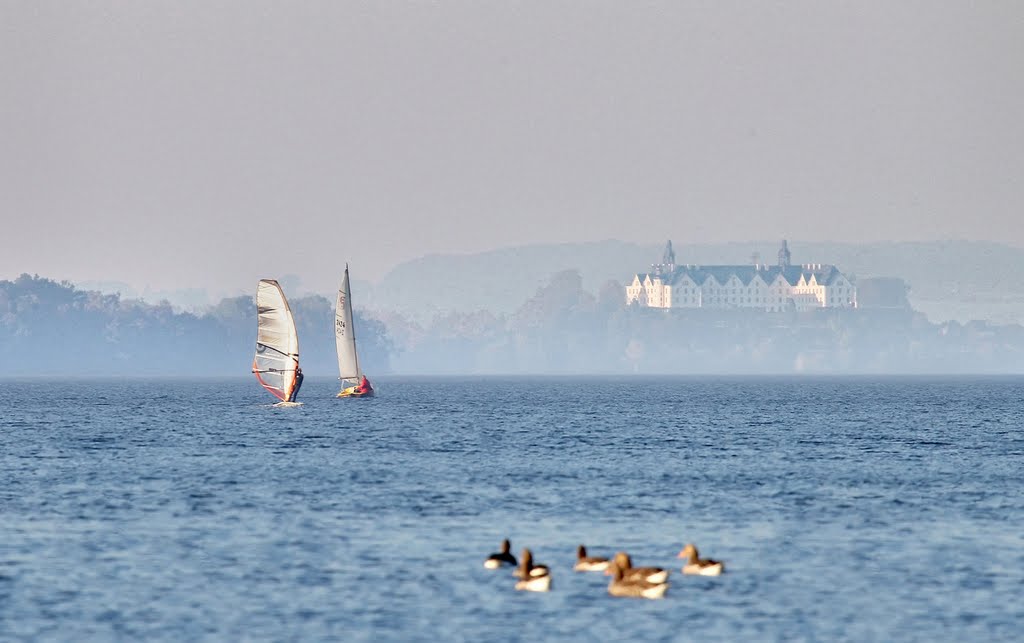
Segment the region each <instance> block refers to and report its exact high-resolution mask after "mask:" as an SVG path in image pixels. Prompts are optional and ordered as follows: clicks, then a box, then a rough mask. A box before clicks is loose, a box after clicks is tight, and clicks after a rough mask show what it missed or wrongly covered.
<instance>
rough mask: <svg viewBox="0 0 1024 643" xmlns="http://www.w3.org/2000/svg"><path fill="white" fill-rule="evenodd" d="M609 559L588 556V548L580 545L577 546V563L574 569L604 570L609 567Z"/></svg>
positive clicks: (584, 570) (583, 570)
mask: <svg viewBox="0 0 1024 643" xmlns="http://www.w3.org/2000/svg"><path fill="white" fill-rule="evenodd" d="M608 562H609V561H608V559H607V558H600V557H598V556H587V548H586V547H584V546H583V545H580V546H579V547H577V548H576V564H575V565H574V566H573V570H575V571H578V572H603V571H604V570H606V569H608Z"/></svg>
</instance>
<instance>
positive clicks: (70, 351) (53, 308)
mask: <svg viewBox="0 0 1024 643" xmlns="http://www.w3.org/2000/svg"><path fill="white" fill-rule="evenodd" d="M289 303H290V305H291V307H292V312H293V314H294V315H295V320H296V325H297V327H298V332H299V350H300V355H301V360H302V365H303V370H304V371H306V372H308V373H310V374H323V375H327V374H331V373H334V372H336V370H335V369H336V368H337V362H336V359H335V355H336V353H335V347H334V303H333V302H329V301H328V300H326V299H325V298H323V297H320V296H316V295H313V296H307V297H300V298H297V299H294V300H291V301H289ZM356 324H357V327H358V328H359V350H360V359H361V360H362V361H363V363H364V364H365V366H366V368H367V369H368V371H369V372H374V373H383V372H387V371H388V370H389V368H390V366H389V354H390V350H391V347H390V344H389V341H388V338H387V335H386V332H385V330H384V327H383V325H382V324H381V323H380V322H378V321H376V320H373V319H365V318H363V317H362V316H361V315H360V314H359V313H356ZM255 341H256V304H255V302H254V301H253V297H234V298H230V299H224V300H222V301H221V302H220V303H219V304H217V305H216V306H214V307H213V308H212V309H211V310H210V311H209V312H207V313H205V314H201V315H197V314H193V313H187V312H177V311H175V310H174V309H173V308H172V307H171V305H170V304H168V303H166V302H162V303H157V304H147V303H145V302H142V301H139V300H133V299H122V298H121V297H120V296H119V295H117V294H102V293H99V292H95V291H83V290H78V289H77V288H75V286H74V285H73V284H70V283H68V282H56V281H52V280H49V279H45V278H42V277H39V276H30V275H27V274H24V275H21V276H20V277H18V278H17V279H15V280H13V281H0V356H2V366H0V374H4V375H107V376H111V375H183V376H184V375H200V376H202V375H231V374H238V373H244V372H246V371H247V370H248V368H249V365H250V364H251V362H252V355H253V349H254V346H255Z"/></svg>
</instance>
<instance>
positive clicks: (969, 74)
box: [0, 0, 1024, 292]
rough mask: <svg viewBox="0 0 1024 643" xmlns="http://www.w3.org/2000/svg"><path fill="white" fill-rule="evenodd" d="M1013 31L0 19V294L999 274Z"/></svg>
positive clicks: (780, 5)
mask: <svg viewBox="0 0 1024 643" xmlns="http://www.w3.org/2000/svg"><path fill="white" fill-rule="evenodd" d="M1021 114H1024V5H1022V4H1020V3H1013V2H979V3H965V2H915V1H905V2H898V3H887V2H817V1H806V2H773V3H757V2H746V1H744V2H730V1H724V2H718V1H715V2H709V1H705V2H683V1H678V2H677V1H673V2H600V1H583V0H579V1H573V2H557V1H555V2H548V1H545V2H475V1H473V2H470V1H465V2H425V1H418V2H336V1H330V2H326V1H325V2H277V1H274V2H265V1H259V0H246V1H244V2H242V1H238V2H235V1H230V0H223V1H215V2H209V1H190V0H177V1H173V2H170V1H154V2H136V1H134V0H132V1H124V2H110V1H103V0H98V1H96V2H78V3H73V2H71V3H69V2H54V1H30V0H24V1H22V0H0V239H2V241H0V279H2V278H7V279H9V278H13V277H14V276H17V275H18V274H20V273H22V272H28V273H38V274H40V275H42V276H46V277H50V278H54V279H69V280H71V281H75V282H81V281H90V280H114V281H122V282H125V283H129V284H132V285H133V286H134V287H136V288H139V289H141V288H144V287H146V288H151V289H173V288H206V289H210V290H213V291H217V290H232V289H240V290H241V289H244V290H246V291H248V290H252V291H254V290H255V284H256V281H257V280H258V279H259V278H262V277H274V276H279V275H286V274H287V275H293V276H294V278H295V279H298V280H301V283H302V284H303V285H304V286H305V287H306V288H308V289H311V290H318V291H325V292H329V291H330V290H331V289H332V288H333V287H334V286H335V284H336V283H337V281H338V279H339V277H340V273H341V270H342V269H343V267H344V264H345V263H346V262H348V263H349V264H350V265H351V266H352V272H353V278H359V279H364V280H370V281H375V280H376V279H378V278H379V277H380V276H382V275H383V274H384V273H385V272H386V271H387V270H388V269H390V268H391V267H393V266H394V265H395V264H397V263H400V262H402V261H406V260H409V259H413V258H416V257H420V256H422V255H426V254H433V253H471V252H478V251H484V250H489V249H494V248H499V247H504V246H510V245H519V244H529V243H538V242H572V241H596V240H602V239H621V240H624V241H637V242H644V243H661V242H663V240H664V239H667V238H671V239H673V240H674V241H675V242H677V243H694V242H709V243H715V242H722V241H746V240H762V239H767V240H777V239H781V238H790V239H803V240H820V241H825V240H832V241H854V242H861V241H876V240H934V239H971V240H994V241H1001V242H1004V243H1008V244H1012V245H1017V246H1024V216H1022V214H1024V212H1022V207H1021V204H1022V203H1024V199H1022V197H1024V118H1021Z"/></svg>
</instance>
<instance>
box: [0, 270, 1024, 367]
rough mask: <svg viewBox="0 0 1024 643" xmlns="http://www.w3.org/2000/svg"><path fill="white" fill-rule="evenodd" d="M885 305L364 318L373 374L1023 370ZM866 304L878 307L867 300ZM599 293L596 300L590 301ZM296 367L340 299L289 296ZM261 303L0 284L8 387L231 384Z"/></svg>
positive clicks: (606, 308)
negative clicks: (198, 309)
mask: <svg viewBox="0 0 1024 643" xmlns="http://www.w3.org/2000/svg"><path fill="white" fill-rule="evenodd" d="M864 282H865V286H866V290H865V297H864V301H865V302H868V301H869V300H871V301H874V302H877V304H876V305H877V306H878V307H877V308H872V307H870V306H864V307H861V308H858V309H845V310H844V309H820V310H811V311H807V312H801V313H798V312H795V311H791V312H787V313H766V312H759V311H754V310H749V309H741V310H714V309H676V310H660V309H649V308H643V307H638V306H636V305H633V306H626V305H625V303H624V299H625V297H624V291H623V285H622V284H621V283H620V282H618V281H617V280H605V281H604V282H601V283H600V284H599V285H595V286H593V287H592V288H588V287H587V285H586V284H587V280H586V279H585V278H584V276H583V274H582V273H581V271H579V270H573V269H569V270H559V271H557V272H554V273H553V274H551V275H549V276H548V278H546V279H545V280H544V281H543V283H541V284H540V285H539V286H538V287H537V288H536V289H535V290H534V292H533V293H532V294H531V295H530V296H528V297H525V298H524V299H523V300H521V301H520V303H519V304H518V305H517V306H515V307H514V308H512V309H511V310H497V311H495V310H488V309H485V308H482V307H481V308H478V309H476V310H470V311H459V310H447V311H438V312H436V313H434V314H433V316H432V317H430V318H428V319H426V320H424V319H422V318H419V319H418V318H416V317H414V316H409V315H405V314H403V313H401V312H398V311H395V310H377V311H374V312H369V311H367V310H366V309H360V310H357V311H356V312H355V315H356V328H357V337H358V341H359V350H360V359H361V361H362V363H363V365H364V367H365V369H366V370H367V372H369V373H372V374H375V375H381V374H385V373H389V372H395V373H401V374H524V375H525V374H541V373H548V374H587V373H593V374H612V375H620V374H629V373H646V374H675V373H698V374H703V373H721V374H730V373H748V374H770V373H886V372H893V373H964V372H993V373H1002V372H1021V371H1024V327H1022V326H1020V325H1019V324H994V323H991V322H986V321H973V322H967V323H960V322H957V321H948V322H942V323H933V322H930V321H929V320H928V319H927V317H926V316H925V315H924V314H922V313H921V312H919V311H915V310H914V309H913V308H912V307H911V306H910V305H909V304H908V302H907V300H906V298H905V294H906V293H905V286H904V285H903V282H902V281H901V280H899V279H865V280H864ZM869 292H870V293H873V294H871V295H870V296H868V295H869ZM595 293H596V294H595ZM290 304H291V306H292V310H293V312H294V315H295V318H296V323H297V326H298V333H299V338H300V339H299V341H300V349H301V355H302V364H303V369H304V370H305V371H306V372H307V373H308V374H310V375H334V374H335V373H336V371H335V369H336V361H335V360H336V358H335V355H336V353H335V343H334V335H333V315H334V302H333V301H330V300H328V299H326V298H324V297H322V296H319V295H310V296H303V297H297V298H294V299H291V300H290ZM255 326H256V308H255V303H254V301H253V297H252V296H240V297H231V298H226V299H223V300H221V301H220V302H219V303H217V304H216V305H214V306H212V307H210V308H209V309H207V310H206V311H204V312H202V313H188V312H181V311H177V310H175V309H174V308H173V307H172V306H171V305H169V304H168V303H167V302H160V303H157V304H148V303H145V302H142V301H139V300H133V299H124V298H121V297H120V296H119V295H116V294H102V293H99V292H94V291H84V290H79V289H77V288H75V286H74V285H72V284H70V283H67V282H55V281H51V280H49V279H45V278H41V277H38V276H29V275H22V276H21V277H19V278H17V279H15V280H14V281H0V355H2V356H3V361H2V366H0V374H2V375H47V374H51V375H238V374H241V373H246V372H248V368H249V364H250V363H251V359H252V352H253V346H254V342H255V334H256V328H255Z"/></svg>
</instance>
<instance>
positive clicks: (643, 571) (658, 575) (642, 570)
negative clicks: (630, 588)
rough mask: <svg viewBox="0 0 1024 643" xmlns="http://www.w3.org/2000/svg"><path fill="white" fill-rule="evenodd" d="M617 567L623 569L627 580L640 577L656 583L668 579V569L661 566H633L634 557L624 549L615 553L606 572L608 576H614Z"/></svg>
mask: <svg viewBox="0 0 1024 643" xmlns="http://www.w3.org/2000/svg"><path fill="white" fill-rule="evenodd" d="M616 569H621V570H622V576H623V578H625V579H626V580H634V579H639V580H645V581H647V582H648V583H656V584H660V583H664V582H666V581H668V570H667V569H663V568H661V567H633V559H631V558H630V557H629V554H627V553H626V552H624V551H620V552H618V553H616V554H615V557H614V558H613V559H612V562H611V564H610V565H609V566H608V569H606V570H605V572H604V573H605V575H607V576H614V575H615V570H616Z"/></svg>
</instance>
